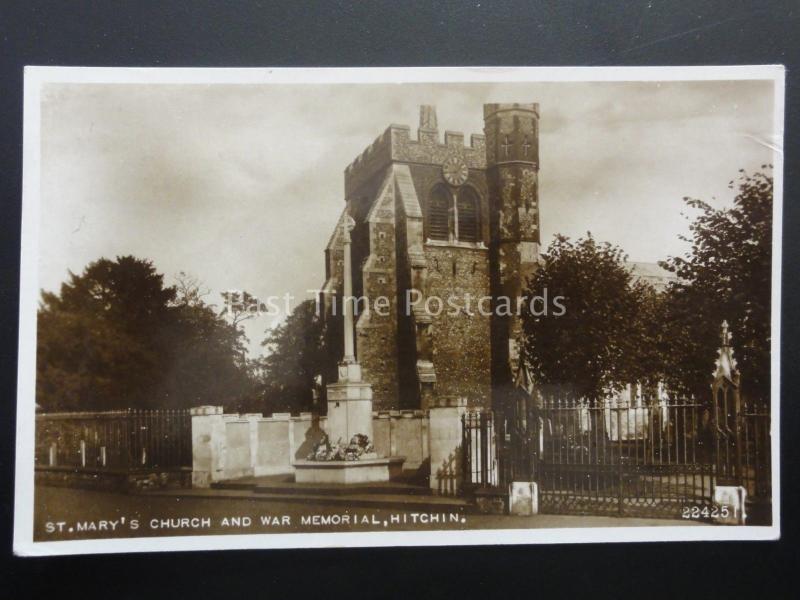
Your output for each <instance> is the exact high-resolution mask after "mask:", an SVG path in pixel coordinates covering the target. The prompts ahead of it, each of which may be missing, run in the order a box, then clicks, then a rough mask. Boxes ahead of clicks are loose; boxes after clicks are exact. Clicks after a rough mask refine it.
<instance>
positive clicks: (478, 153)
mask: <svg viewBox="0 0 800 600" xmlns="http://www.w3.org/2000/svg"><path fill="white" fill-rule="evenodd" d="M426 109H428V111H429V113H428V115H429V114H430V111H432V107H422V111H423V112H424V111H425V110H426ZM433 115H434V116H433V118H432V119H431V118H429V117H428V116H426V115H425V114H421V120H420V127H419V128H418V129H417V137H416V139H414V138H413V137H412V135H411V128H410V127H409V126H408V125H390V126H389V127H388V128H387V129H386V130H385V131H384V132H383V133H382V134H381V135H379V136H378V137H377V138H376V139H375V141H373V142H372V143H371V144H370V145H369V146H368V147H367V148H366V149H365V150H364V151H363V152H362V153H361V154H360V155H359V156H358V157H356V159H355V160H354V161H353V162H352V163H350V164H349V165H348V166H347V168H346V169H345V171H344V178H345V198H350V197H351V195H353V194H355V193H356V192H357V191H358V190H359V188H361V186H362V185H364V183H366V182H367V181H369V180H370V179H371V178H372V177H374V176H375V173H376V172H378V171H379V170H380V169H382V168H384V167H385V166H387V165H388V164H389V163H391V162H400V163H409V164H422V165H441V164H442V163H444V161H445V159H447V158H448V157H450V156H452V155H454V154H455V155H458V156H460V157H462V158H463V159H464V162H465V163H466V165H467V166H468V167H469V168H470V169H485V168H486V139H485V137H484V136H483V135H481V134H473V135H471V136H470V138H469V145H465V143H464V134H463V133H461V132H459V131H445V132H444V139H442V137H441V136H440V132H439V130H438V129H437V128H436V117H435V111H433Z"/></svg>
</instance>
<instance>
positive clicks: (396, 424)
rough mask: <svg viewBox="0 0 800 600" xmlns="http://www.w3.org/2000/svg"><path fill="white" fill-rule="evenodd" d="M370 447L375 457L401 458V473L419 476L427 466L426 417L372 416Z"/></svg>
mask: <svg viewBox="0 0 800 600" xmlns="http://www.w3.org/2000/svg"><path fill="white" fill-rule="evenodd" d="M372 430H373V437H374V438H375V439H374V441H373V443H374V444H375V451H376V452H377V453H378V456H404V457H405V459H406V461H405V463H403V470H405V471H414V472H419V471H420V470H421V469H425V467H427V465H428V462H429V461H428V458H429V457H430V452H429V450H428V417H427V415H426V414H425V413H424V412H423V411H421V410H392V411H379V412H377V413H374V415H373V420H372Z"/></svg>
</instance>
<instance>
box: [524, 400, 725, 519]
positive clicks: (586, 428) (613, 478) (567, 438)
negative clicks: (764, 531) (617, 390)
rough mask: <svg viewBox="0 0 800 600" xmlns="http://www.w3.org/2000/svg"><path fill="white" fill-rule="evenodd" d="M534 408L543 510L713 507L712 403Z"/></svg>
mask: <svg viewBox="0 0 800 600" xmlns="http://www.w3.org/2000/svg"><path fill="white" fill-rule="evenodd" d="M532 412H533V420H534V428H533V430H534V433H535V435H536V437H537V438H538V444H537V446H538V447H537V448H536V461H535V467H534V473H533V475H534V478H535V480H536V481H537V482H538V484H539V505H540V510H541V511H542V512H549V513H564V514H593V515H597V514H600V515H602V514H606V515H618V516H644V517H653V516H657V517H680V516H681V514H682V512H683V511H685V510H687V509H689V510H690V509H692V508H695V507H697V509H700V510H702V509H703V508H705V507H709V508H710V507H711V506H712V500H713V474H714V464H713V459H712V456H713V453H712V447H711V446H712V444H711V442H712V441H713V434H712V432H711V428H710V415H709V410H708V407H707V406H702V405H700V404H698V403H695V402H693V401H691V400H687V399H684V400H670V401H666V400H660V401H651V402H643V403H641V404H640V405H633V406H629V405H627V404H619V403H614V402H602V401H596V402H589V401H581V400H570V399H559V398H549V399H544V400H542V401H541V402H540V403H538V406H536V407H535V408H534V410H533V411H532Z"/></svg>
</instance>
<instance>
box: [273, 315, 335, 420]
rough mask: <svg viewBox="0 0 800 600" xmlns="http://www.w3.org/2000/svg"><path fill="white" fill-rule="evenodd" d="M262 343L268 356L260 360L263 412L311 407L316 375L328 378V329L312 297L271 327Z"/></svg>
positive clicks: (329, 367) (330, 354)
mask: <svg viewBox="0 0 800 600" xmlns="http://www.w3.org/2000/svg"><path fill="white" fill-rule="evenodd" d="M266 333H267V337H266V338H265V339H264V341H263V342H262V343H261V345H262V346H264V347H265V348H266V350H267V355H266V356H265V357H264V358H263V359H262V360H261V362H260V365H259V366H260V368H261V382H262V383H261V390H262V392H263V398H264V405H265V411H266V412H271V411H289V412H299V411H303V410H311V409H312V407H313V390H314V387H315V385H316V377H317V376H318V375H322V376H323V378H326V376H327V377H330V372H331V367H333V369H334V370H335V363H333V364H332V360H331V358H330V357H331V356H333V355H334V354H335V353H334V352H333V351H331V352H330V353H329V352H328V341H327V340H328V339H330V338H329V335H328V328H327V327H326V325H325V322H324V321H323V319H322V318H321V315H319V314H317V308H316V303H315V301H314V300H306V301H305V302H303V303H301V304H299V305H298V306H297V308H296V309H295V310H294V311H293V312H292V314H290V315H289V316H288V318H287V319H286V321H285V322H284V323H282V324H280V325H278V326H277V327H275V328H274V329H272V330H268V331H267V332H266Z"/></svg>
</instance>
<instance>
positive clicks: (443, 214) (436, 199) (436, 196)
mask: <svg viewBox="0 0 800 600" xmlns="http://www.w3.org/2000/svg"><path fill="white" fill-rule="evenodd" d="M428 232H429V233H428V237H429V238H431V239H432V240H448V239H450V198H449V197H448V195H447V193H446V192H444V191H443V190H441V189H437V190H435V191H434V192H433V194H432V195H431V202H430V205H429V207H428Z"/></svg>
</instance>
